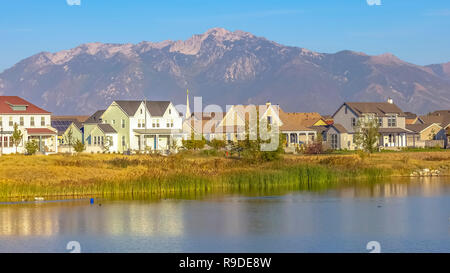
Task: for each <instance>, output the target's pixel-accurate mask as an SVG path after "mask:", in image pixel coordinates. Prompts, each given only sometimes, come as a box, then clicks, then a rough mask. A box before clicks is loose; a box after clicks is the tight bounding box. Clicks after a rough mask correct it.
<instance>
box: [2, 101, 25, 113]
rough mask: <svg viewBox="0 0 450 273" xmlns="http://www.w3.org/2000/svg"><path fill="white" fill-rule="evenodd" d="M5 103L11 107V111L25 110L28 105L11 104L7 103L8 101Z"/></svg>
mask: <svg viewBox="0 0 450 273" xmlns="http://www.w3.org/2000/svg"><path fill="white" fill-rule="evenodd" d="M7 104H8V105H9V107H11V109H12V110H13V111H26V110H27V107H28V105H20V104H11V103H8V102H7Z"/></svg>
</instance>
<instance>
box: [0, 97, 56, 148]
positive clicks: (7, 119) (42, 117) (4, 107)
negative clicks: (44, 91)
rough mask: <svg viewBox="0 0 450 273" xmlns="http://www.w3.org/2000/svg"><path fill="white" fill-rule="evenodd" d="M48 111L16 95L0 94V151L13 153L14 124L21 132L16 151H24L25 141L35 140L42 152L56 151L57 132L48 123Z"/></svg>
mask: <svg viewBox="0 0 450 273" xmlns="http://www.w3.org/2000/svg"><path fill="white" fill-rule="evenodd" d="M50 114H51V113H50V112H48V111H45V110H44V109H41V108H39V107H37V106H36V105H34V104H32V103H30V102H28V101H26V100H24V99H22V98H20V97H17V96H0V152H1V153H6V154H8V153H15V152H16V148H15V146H14V142H13V138H12V135H13V132H14V124H17V126H18V128H19V130H20V131H21V132H22V135H23V137H22V140H21V141H20V143H19V145H18V147H17V151H18V152H19V153H24V152H25V143H26V142H27V141H31V140H35V141H36V142H37V143H38V145H39V151H40V152H42V153H56V152H57V151H58V146H57V132H56V129H55V128H53V127H52V126H51V125H50Z"/></svg>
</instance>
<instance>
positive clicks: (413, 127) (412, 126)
mask: <svg viewBox="0 0 450 273" xmlns="http://www.w3.org/2000/svg"><path fill="white" fill-rule="evenodd" d="M432 125H436V126H438V127H440V128H442V127H441V126H439V124H437V123H417V124H406V126H405V127H406V129H408V130H410V131H412V132H414V133H421V132H422V131H423V130H425V129H427V128H428V127H430V126H432Z"/></svg>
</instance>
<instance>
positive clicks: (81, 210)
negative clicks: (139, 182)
mask: <svg viewBox="0 0 450 273" xmlns="http://www.w3.org/2000/svg"><path fill="white" fill-rule="evenodd" d="M99 203H101V206H99ZM69 241H78V242H79V243H80V244H81V251H82V252H368V251H367V250H366V244H367V243H368V242H369V241H378V242H379V243H380V244H381V251H382V252H450V178H436V179H425V180H414V181H408V182H405V181H396V182H385V183H342V185H339V186H336V187H331V188H329V189H323V190H321V191H314V192H313V191H285V192H281V193H280V192H278V193H270V192H269V193H267V192H266V193H259V194H255V193H252V194H249V193H247V194H245V193H239V194H210V195H202V196H198V197H197V198H192V197H189V199H186V198H185V199H183V198H181V199H163V200H155V199H147V200H145V199H144V200H127V201H123V200H105V199H103V200H96V204H94V205H90V204H89V200H76V201H73V200H72V201H69V200H66V201H54V202H43V203H26V204H23V203H21V204H10V203H2V204H0V252H68V250H66V245H67V243H68V242H69Z"/></svg>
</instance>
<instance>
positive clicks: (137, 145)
mask: <svg viewBox="0 0 450 273" xmlns="http://www.w3.org/2000/svg"><path fill="white" fill-rule="evenodd" d="M133 132H134V141H133V142H132V145H131V146H132V150H136V151H140V152H155V151H159V152H167V151H170V150H175V151H177V150H178V148H179V147H181V145H182V142H181V141H182V139H183V134H182V132H181V130H171V129H141V130H139V129H138V130H133Z"/></svg>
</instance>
